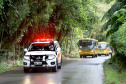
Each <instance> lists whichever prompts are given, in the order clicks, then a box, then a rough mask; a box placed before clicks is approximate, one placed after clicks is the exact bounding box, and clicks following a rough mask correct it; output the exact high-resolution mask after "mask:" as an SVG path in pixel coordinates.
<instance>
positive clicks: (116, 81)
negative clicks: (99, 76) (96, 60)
mask: <svg viewBox="0 0 126 84" xmlns="http://www.w3.org/2000/svg"><path fill="white" fill-rule="evenodd" d="M109 62H110V60H107V61H106V62H105V63H104V71H105V84H125V83H126V81H125V79H126V70H122V71H121V72H117V71H118V69H119V68H118V67H117V66H116V65H115V64H114V63H113V64H109Z"/></svg>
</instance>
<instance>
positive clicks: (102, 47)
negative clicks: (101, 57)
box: [99, 43, 107, 50]
mask: <svg viewBox="0 0 126 84" xmlns="http://www.w3.org/2000/svg"><path fill="white" fill-rule="evenodd" d="M99 45H101V48H100V49H101V50H105V49H106V47H107V44H106V43H100V44H99Z"/></svg>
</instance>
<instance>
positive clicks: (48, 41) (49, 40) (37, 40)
mask: <svg viewBox="0 0 126 84" xmlns="http://www.w3.org/2000/svg"><path fill="white" fill-rule="evenodd" d="M52 41H53V40H52V39H35V40H34V42H43V43H50V42H52Z"/></svg>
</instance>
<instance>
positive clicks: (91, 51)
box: [78, 38, 98, 58]
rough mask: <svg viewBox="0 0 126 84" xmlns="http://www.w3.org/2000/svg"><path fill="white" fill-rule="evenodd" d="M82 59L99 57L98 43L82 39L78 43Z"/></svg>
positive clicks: (93, 40)
mask: <svg viewBox="0 0 126 84" xmlns="http://www.w3.org/2000/svg"><path fill="white" fill-rule="evenodd" d="M78 46H79V54H80V58H86V56H92V58H94V57H97V54H98V51H97V48H98V41H97V40H95V39H91V38H85V39H80V40H79V42H78Z"/></svg>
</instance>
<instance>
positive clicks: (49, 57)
mask: <svg viewBox="0 0 126 84" xmlns="http://www.w3.org/2000/svg"><path fill="white" fill-rule="evenodd" d="M55 57H56V56H55V55H49V56H48V59H49V60H51V59H54V58H55Z"/></svg>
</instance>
